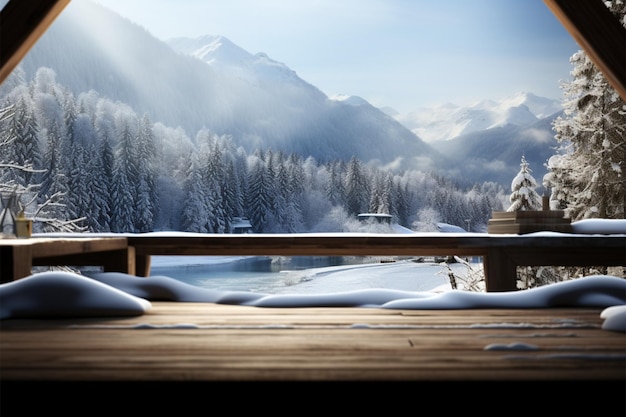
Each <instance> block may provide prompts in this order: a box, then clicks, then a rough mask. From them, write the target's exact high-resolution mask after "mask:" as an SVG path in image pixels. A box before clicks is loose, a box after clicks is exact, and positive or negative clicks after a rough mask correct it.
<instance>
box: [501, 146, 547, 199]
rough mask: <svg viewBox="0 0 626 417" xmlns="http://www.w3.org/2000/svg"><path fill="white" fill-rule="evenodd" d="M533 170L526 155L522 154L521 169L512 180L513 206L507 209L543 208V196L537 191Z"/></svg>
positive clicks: (511, 196) (511, 197)
mask: <svg viewBox="0 0 626 417" xmlns="http://www.w3.org/2000/svg"><path fill="white" fill-rule="evenodd" d="M531 172H532V171H531V169H530V168H529V167H528V162H526V157H524V156H523V155H522V162H521V163H520V171H519V172H518V173H517V175H516V176H515V178H513V181H511V191H512V193H511V195H510V197H509V201H510V202H511V206H510V207H509V208H508V209H507V211H520V210H539V209H540V208H541V197H540V196H539V194H538V193H537V191H535V188H537V181H536V180H535V178H534V177H533V176H532V174H531Z"/></svg>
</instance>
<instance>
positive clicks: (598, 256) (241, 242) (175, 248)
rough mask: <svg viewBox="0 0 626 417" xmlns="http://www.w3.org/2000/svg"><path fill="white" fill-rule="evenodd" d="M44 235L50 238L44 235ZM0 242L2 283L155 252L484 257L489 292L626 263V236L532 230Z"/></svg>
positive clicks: (107, 266) (128, 268)
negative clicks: (540, 275)
mask: <svg viewBox="0 0 626 417" xmlns="http://www.w3.org/2000/svg"><path fill="white" fill-rule="evenodd" d="M44 236H45V237H44ZM44 236H41V235H40V236H35V237H33V238H31V239H1V240H0V274H1V278H2V282H7V281H10V280H13V279H17V278H21V277H24V276H26V275H28V273H29V272H30V268H31V267H32V266H34V265H100V266H102V267H103V268H104V270H105V271H119V272H125V273H129V274H134V275H138V276H142V277H148V276H149V275H150V258H151V256H155V255H205V256H257V255H258V256H262V255H267V256H415V257H419V256H453V255H457V256H461V257H466V256H481V257H482V258H483V265H484V274H485V287H486V291H488V292H494V291H513V290H516V289H517V282H516V281H517V267H518V266H625V265H626V235H577V234H561V233H545V234H543V233H537V234H535V233H533V234H527V235H497V234H481V233H475V234H474V233H416V234H407V235H397V234H358V233H357V234H341V233H338V234H321V235H318V234H293V235H272V234H250V235H225V234H173V235H168V234H159V233H147V234H121V235H110V234H109V235H106V234H105V235H102V234H89V233H86V234H78V235H77V234H72V235H71V237H69V238H68V237H63V236H59V235H44Z"/></svg>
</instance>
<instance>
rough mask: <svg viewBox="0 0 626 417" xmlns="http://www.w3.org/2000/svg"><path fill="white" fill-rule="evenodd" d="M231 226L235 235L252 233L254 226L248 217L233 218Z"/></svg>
mask: <svg viewBox="0 0 626 417" xmlns="http://www.w3.org/2000/svg"><path fill="white" fill-rule="evenodd" d="M230 226H231V229H232V233H233V234H246V233H252V224H250V220H249V219H248V218H247V217H233V221H232V222H231V224H230Z"/></svg>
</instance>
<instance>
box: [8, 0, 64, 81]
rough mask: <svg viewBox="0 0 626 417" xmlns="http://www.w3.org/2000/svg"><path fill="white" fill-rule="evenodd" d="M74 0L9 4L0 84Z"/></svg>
mask: <svg viewBox="0 0 626 417" xmlns="http://www.w3.org/2000/svg"><path fill="white" fill-rule="evenodd" d="M69 2H70V0H28V1H24V0H9V2H8V3H7V4H6V5H5V6H4V7H3V8H2V11H0V84H1V83H2V82H3V81H4V80H5V79H6V78H7V77H8V76H9V74H10V73H11V72H12V71H13V69H14V68H15V67H16V66H17V65H18V64H19V63H20V61H21V60H22V59H23V58H24V56H25V55H26V54H27V53H28V51H29V50H30V49H31V48H32V46H33V45H34V44H35V42H37V40H38V39H39V38H40V37H41V36H42V35H43V34H44V32H45V31H46V29H48V27H49V26H50V25H51V24H52V22H53V21H54V20H55V19H56V18H57V16H58V15H59V14H60V13H61V11H62V10H63V9H64V8H65V6H67V5H68V4H69Z"/></svg>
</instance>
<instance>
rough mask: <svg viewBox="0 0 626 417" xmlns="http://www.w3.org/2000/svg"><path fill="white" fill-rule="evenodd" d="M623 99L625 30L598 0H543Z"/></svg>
mask: <svg viewBox="0 0 626 417" xmlns="http://www.w3.org/2000/svg"><path fill="white" fill-rule="evenodd" d="M544 2H545V4H546V5H547V6H548V8H549V9H550V10H551V11H552V13H554V15H555V16H556V17H557V19H559V21H560V22H561V24H562V25H563V26H564V27H565V29H567V31H568V32H569V33H570V35H572V37H573V38H574V40H575V41H576V42H577V43H578V44H579V45H580V47H581V48H582V49H583V50H584V51H585V53H586V54H587V56H589V58H590V59H591V61H592V62H593V63H594V64H595V65H596V67H598V69H599V70H600V71H602V73H603V74H604V76H605V77H606V79H607V81H608V82H609V83H610V84H611V85H612V86H613V88H615V90H616V91H617V93H618V94H619V95H620V97H621V98H622V100H624V101H626V29H625V28H624V26H622V24H621V23H620V21H619V19H618V18H617V17H616V16H614V15H613V14H612V13H611V11H610V10H609V9H608V7H606V6H605V5H604V2H603V1H602V0H544Z"/></svg>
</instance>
